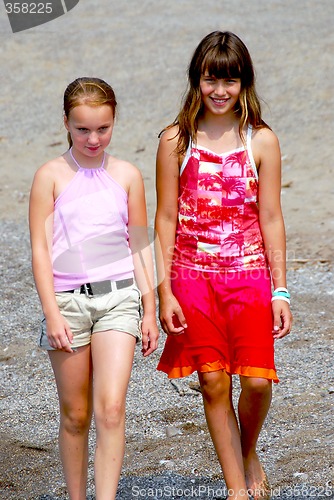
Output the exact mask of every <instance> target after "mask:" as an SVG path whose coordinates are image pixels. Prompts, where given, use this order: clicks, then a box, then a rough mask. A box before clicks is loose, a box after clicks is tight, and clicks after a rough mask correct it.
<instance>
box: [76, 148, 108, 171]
mask: <svg viewBox="0 0 334 500" xmlns="http://www.w3.org/2000/svg"><path fill="white" fill-rule="evenodd" d="M72 149H73V146H72V147H71V148H70V155H71V158H72V160H73V161H74V163H75V164H76V166H77V167H78V168H85V167H82V166H81V165H80V164H79V163H78V162H77V160H76V159H75V158H74V156H73V153H72ZM105 159H106V153H105V151H103V159H102V163H101V165H100V166H99V167H96V168H103V167H104V162H105Z"/></svg>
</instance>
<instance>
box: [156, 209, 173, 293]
mask: <svg viewBox="0 0 334 500" xmlns="http://www.w3.org/2000/svg"><path fill="white" fill-rule="evenodd" d="M155 229H156V233H157V237H156V239H155V260H156V266H157V279H158V286H157V288H158V293H159V296H160V295H163V294H166V293H171V268H172V263H173V253H174V245H175V230H176V222H174V221H171V220H169V219H164V218H162V217H159V215H157V217H156V220H155Z"/></svg>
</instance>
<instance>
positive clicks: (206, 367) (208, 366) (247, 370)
mask: <svg viewBox="0 0 334 500" xmlns="http://www.w3.org/2000/svg"><path fill="white" fill-rule="evenodd" d="M157 369H158V370H159V371H162V372H165V373H167V375H168V378H182V377H187V376H188V375H191V374H192V373H193V372H195V371H198V372H201V373H209V372H215V371H218V370H226V372H227V373H230V374H231V375H243V376H244V377H256V378H266V379H268V380H272V381H273V382H275V384H277V383H278V382H279V379H278V377H277V373H276V370H274V369H272V368H258V367H255V366H236V367H235V368H234V370H233V371H232V370H231V368H230V366H229V365H227V364H226V363H223V362H222V361H219V360H218V361H213V362H211V363H205V364H203V365H200V366H174V367H170V366H168V365H166V364H164V363H162V362H161V361H160V363H159V364H158V367H157Z"/></svg>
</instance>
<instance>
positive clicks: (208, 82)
mask: <svg viewBox="0 0 334 500" xmlns="http://www.w3.org/2000/svg"><path fill="white" fill-rule="evenodd" d="M200 89H201V94H202V102H203V104H204V108H205V111H206V112H210V113H212V114H214V115H226V114H227V113H229V112H233V110H234V107H235V105H236V104H237V102H238V100H239V95H240V92H241V80H240V78H216V77H215V76H210V75H209V74H208V73H204V75H202V76H201V79H200Z"/></svg>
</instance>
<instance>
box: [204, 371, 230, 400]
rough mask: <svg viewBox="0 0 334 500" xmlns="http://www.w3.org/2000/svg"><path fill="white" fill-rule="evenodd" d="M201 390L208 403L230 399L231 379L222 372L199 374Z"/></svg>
mask: <svg viewBox="0 0 334 500" xmlns="http://www.w3.org/2000/svg"><path fill="white" fill-rule="evenodd" d="M200 382H201V390H202V395H203V398H204V399H205V400H206V401H207V402H208V403H214V402H215V401H222V400H227V401H230V399H231V379H230V377H229V376H228V375H227V374H226V373H225V372H222V371H216V372H211V373H205V374H201V376H200Z"/></svg>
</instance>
